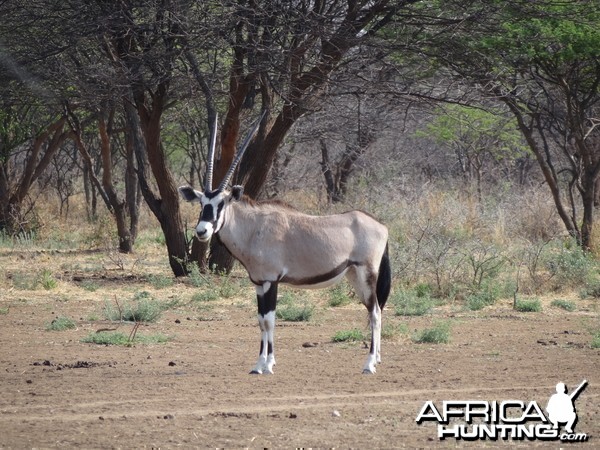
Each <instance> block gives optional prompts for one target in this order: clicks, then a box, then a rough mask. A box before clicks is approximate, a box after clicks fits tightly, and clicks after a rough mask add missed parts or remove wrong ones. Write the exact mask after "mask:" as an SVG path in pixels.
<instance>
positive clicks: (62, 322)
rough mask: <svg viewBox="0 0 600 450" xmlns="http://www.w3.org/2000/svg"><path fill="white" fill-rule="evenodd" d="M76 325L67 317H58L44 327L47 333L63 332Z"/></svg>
mask: <svg viewBox="0 0 600 450" xmlns="http://www.w3.org/2000/svg"><path fill="white" fill-rule="evenodd" d="M76 326H77V324H76V323H75V321H74V320H73V319H71V318H69V317H64V316H59V317H57V318H56V319H54V320H53V321H52V322H50V323H49V324H47V325H46V330H48V331H64V330H70V329H72V328H75V327H76Z"/></svg>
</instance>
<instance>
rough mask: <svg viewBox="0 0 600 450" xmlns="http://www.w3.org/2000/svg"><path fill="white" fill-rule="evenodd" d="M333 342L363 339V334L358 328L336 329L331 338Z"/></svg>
mask: <svg viewBox="0 0 600 450" xmlns="http://www.w3.org/2000/svg"><path fill="white" fill-rule="evenodd" d="M331 340H332V341H333V342H355V341H364V340H365V334H364V333H363V332H362V331H361V330H359V329H358V328H353V329H351V330H343V331H337V332H336V333H335V334H334V335H333V337H332V338H331Z"/></svg>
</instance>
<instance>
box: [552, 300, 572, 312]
mask: <svg viewBox="0 0 600 450" xmlns="http://www.w3.org/2000/svg"><path fill="white" fill-rule="evenodd" d="M550 305H551V306H554V307H555V308H560V309H564V310H565V311H575V309H577V308H576V306H575V303H573V302H570V301H568V300H561V299H556V300H552V303H550Z"/></svg>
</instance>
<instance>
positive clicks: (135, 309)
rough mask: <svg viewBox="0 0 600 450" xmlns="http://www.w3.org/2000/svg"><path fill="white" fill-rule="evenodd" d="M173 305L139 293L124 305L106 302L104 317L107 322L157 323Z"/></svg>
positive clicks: (145, 292)
mask: <svg viewBox="0 0 600 450" xmlns="http://www.w3.org/2000/svg"><path fill="white" fill-rule="evenodd" d="M172 306H173V305H172V304H169V303H165V302H160V301H158V300H156V299H154V298H153V297H152V295H150V293H148V292H147V291H141V292H137V293H136V294H135V295H134V298H133V300H132V301H126V302H124V303H123V304H120V303H119V302H117V301H115V302H114V303H111V302H105V304H104V309H103V315H104V317H105V318H106V319H107V320H111V321H123V322H156V321H157V320H158V319H159V318H160V316H161V314H162V312H163V311H165V310H166V309H169V308H171V307H172Z"/></svg>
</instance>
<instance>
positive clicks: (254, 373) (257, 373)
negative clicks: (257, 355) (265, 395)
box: [250, 369, 262, 375]
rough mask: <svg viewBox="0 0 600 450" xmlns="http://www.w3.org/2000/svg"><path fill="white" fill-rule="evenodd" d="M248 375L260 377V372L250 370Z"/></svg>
mask: <svg viewBox="0 0 600 450" xmlns="http://www.w3.org/2000/svg"><path fill="white" fill-rule="evenodd" d="M250 375H262V372H259V371H258V370H256V369H252V370H251V371H250Z"/></svg>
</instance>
